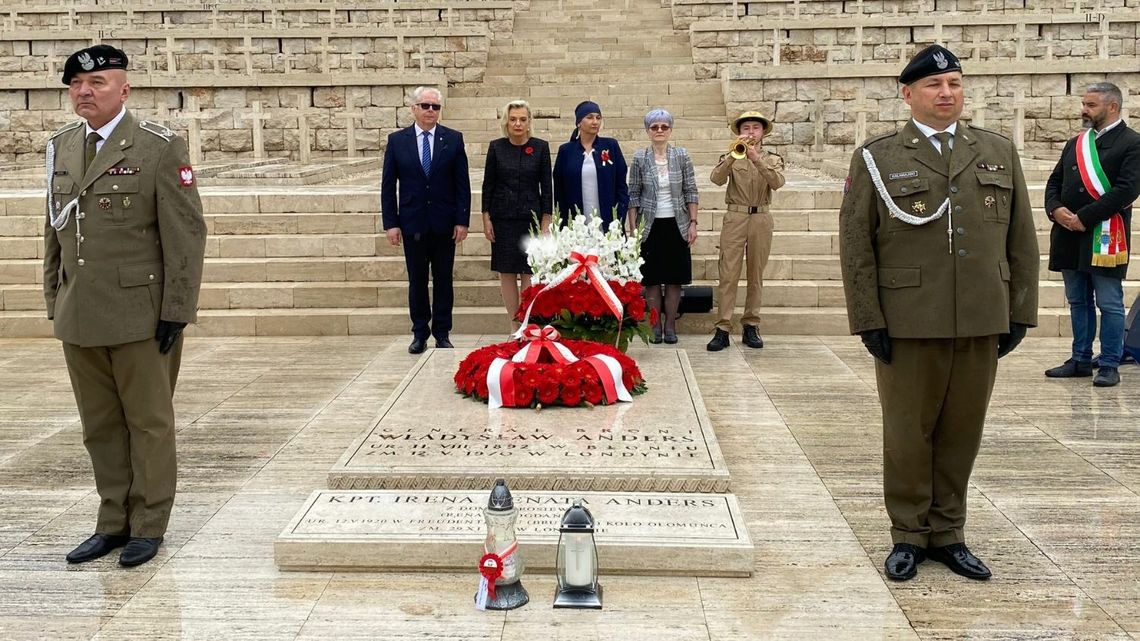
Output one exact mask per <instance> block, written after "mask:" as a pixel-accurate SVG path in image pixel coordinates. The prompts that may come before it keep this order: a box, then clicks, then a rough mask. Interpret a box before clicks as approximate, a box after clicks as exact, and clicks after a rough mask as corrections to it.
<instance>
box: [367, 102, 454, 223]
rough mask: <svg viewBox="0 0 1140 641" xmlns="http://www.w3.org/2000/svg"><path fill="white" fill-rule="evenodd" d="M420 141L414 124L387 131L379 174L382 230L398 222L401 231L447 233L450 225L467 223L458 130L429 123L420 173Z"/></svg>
mask: <svg viewBox="0 0 1140 641" xmlns="http://www.w3.org/2000/svg"><path fill="white" fill-rule="evenodd" d="M418 143H419V144H418ZM420 144H422V143H420V141H417V140H416V127H415V125H412V126H410V127H407V128H406V129H401V130H400V131H397V132H395V133H392V134H390V135H389V136H388V147H387V148H386V149H385V150H384V173H383V174H382V175H381V177H380V211H381V214H382V216H383V218H384V229H385V230H388V229H392V228H393V227H399V228H400V231H402V232H403V233H404V234H405V235H408V234H423V233H427V232H433V233H436V234H447V235H449V236H450V235H451V234H452V232H453V231H454V228H455V226H456V225H462V226H464V227H468V226H470V224H471V177H470V176H469V175H468V173H467V152H466V150H465V149H464V147H463V134H461V133H459V132H458V131H455V130H454V129H448V128H447V127H444V126H443V125H440V124H437V125H436V126H435V151H434V152H433V154H432V159H431V176H425V175H424V168H423V165H421V164H420ZM397 184H398V187H397Z"/></svg>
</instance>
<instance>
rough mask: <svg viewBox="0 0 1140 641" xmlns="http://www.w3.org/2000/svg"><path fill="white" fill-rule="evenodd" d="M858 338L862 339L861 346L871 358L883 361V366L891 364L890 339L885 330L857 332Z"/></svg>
mask: <svg viewBox="0 0 1140 641" xmlns="http://www.w3.org/2000/svg"><path fill="white" fill-rule="evenodd" d="M859 337H860V338H862V339H863V346H864V347H866V348H867V351H868V352H871V356H874V357H875V358H877V359H879V360H881V361H883V363H884V364H886V365H890V364H891V337H890V335H888V334H887V330H886V329H869V330H867V331H865V332H859Z"/></svg>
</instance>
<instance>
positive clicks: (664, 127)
mask: <svg viewBox="0 0 1140 641" xmlns="http://www.w3.org/2000/svg"><path fill="white" fill-rule="evenodd" d="M670 129H672V127H670V126H669V125H649V131H669V130H670Z"/></svg>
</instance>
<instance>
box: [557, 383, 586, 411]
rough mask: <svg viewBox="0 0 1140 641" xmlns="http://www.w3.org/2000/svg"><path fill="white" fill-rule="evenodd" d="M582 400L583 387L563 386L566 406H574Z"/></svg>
mask: <svg viewBox="0 0 1140 641" xmlns="http://www.w3.org/2000/svg"><path fill="white" fill-rule="evenodd" d="M581 402H582V388H581V387H578V386H577V385H563V386H562V404H563V405H565V406H566V407H574V406H576V405H577V404H578V403H581Z"/></svg>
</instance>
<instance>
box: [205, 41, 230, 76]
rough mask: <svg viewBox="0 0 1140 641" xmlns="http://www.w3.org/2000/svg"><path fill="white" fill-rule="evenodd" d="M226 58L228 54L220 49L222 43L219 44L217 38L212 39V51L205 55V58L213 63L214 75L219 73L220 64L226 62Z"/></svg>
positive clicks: (220, 70) (220, 69)
mask: <svg viewBox="0 0 1140 641" xmlns="http://www.w3.org/2000/svg"><path fill="white" fill-rule="evenodd" d="M227 58H228V56H227V55H226V53H225V52H224V51H222V45H221V44H220V42H219V41H218V40H215V41H214V52H213V53H211V54H210V55H208V56H206V60H209V61H210V62H211V63H213V65H214V75H215V76H218V75H221V73H222V65H224V64H225V63H226V59H227Z"/></svg>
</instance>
